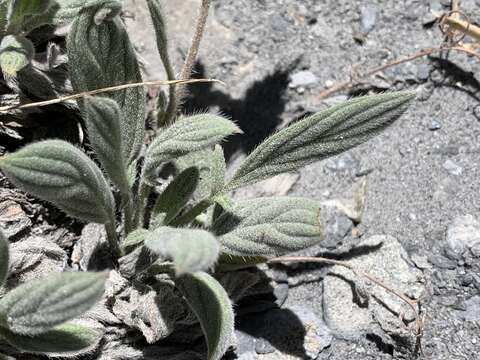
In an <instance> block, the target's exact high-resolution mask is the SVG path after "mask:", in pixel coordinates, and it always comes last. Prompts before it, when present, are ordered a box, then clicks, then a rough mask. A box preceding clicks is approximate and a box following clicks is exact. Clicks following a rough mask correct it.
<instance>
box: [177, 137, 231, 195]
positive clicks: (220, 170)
mask: <svg viewBox="0 0 480 360" xmlns="http://www.w3.org/2000/svg"><path fill="white" fill-rule="evenodd" d="M174 165H175V167H176V168H177V170H179V171H183V170H184V169H187V168H189V167H191V166H195V167H197V168H198V169H199V170H200V179H199V182H198V186H197V189H196V190H195V193H194V194H193V196H192V198H193V200H194V201H199V200H203V199H205V198H209V197H214V196H215V195H217V194H218V193H220V192H221V191H222V190H223V185H224V184H225V172H226V163H225V157H224V155H223V149H222V147H221V146H220V145H215V148H214V149H204V150H200V151H196V152H193V153H190V154H188V155H185V156H182V157H180V158H178V159H176V160H175V161H174Z"/></svg>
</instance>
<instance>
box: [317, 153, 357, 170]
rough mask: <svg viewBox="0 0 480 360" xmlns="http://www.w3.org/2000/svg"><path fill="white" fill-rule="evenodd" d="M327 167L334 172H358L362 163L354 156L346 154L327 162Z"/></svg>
mask: <svg viewBox="0 0 480 360" xmlns="http://www.w3.org/2000/svg"><path fill="white" fill-rule="evenodd" d="M325 167H326V168H327V169H328V170H330V171H332V172H343V171H357V170H358V168H359V167H360V161H359V160H358V159H356V158H355V157H354V156H353V155H352V154H350V153H345V154H342V155H340V156H337V157H335V158H333V159H330V160H328V161H326V162H325Z"/></svg>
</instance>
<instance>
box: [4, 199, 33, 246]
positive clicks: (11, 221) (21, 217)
mask: <svg viewBox="0 0 480 360" xmlns="http://www.w3.org/2000/svg"><path fill="white" fill-rule="evenodd" d="M0 226H1V228H2V229H4V231H5V235H6V236H7V238H10V237H14V236H17V235H20V234H22V233H24V232H25V231H26V230H27V229H29V228H30V227H31V226H32V221H31V220H30V218H29V217H28V216H27V214H26V213H25V211H23V209H22V207H21V206H20V205H19V204H17V203H16V202H15V201H12V200H4V201H0Z"/></svg>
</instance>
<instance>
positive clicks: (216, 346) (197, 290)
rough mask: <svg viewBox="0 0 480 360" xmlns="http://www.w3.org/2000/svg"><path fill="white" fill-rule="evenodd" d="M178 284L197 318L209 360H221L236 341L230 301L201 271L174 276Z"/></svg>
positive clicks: (223, 291)
mask: <svg viewBox="0 0 480 360" xmlns="http://www.w3.org/2000/svg"><path fill="white" fill-rule="evenodd" d="M177 287H178V288H179V289H180V291H181V292H182V294H183V296H184V297H185V299H186V301H187V303H188V305H189V306H190V307H191V308H192V310H193V312H194V313H195V315H196V316H197V318H198V320H199V321H200V325H201V327H202V330H203V334H204V335H205V338H206V341H207V346H208V360H220V359H221V358H222V356H223V355H224V354H225V352H226V351H227V350H228V348H229V347H230V346H232V345H233V344H234V342H235V334H234V315H233V310H232V303H231V301H230V299H229V298H228V295H227V293H226V291H225V290H224V289H223V287H222V286H221V285H220V284H219V283H218V281H217V280H215V279H214V278H213V277H211V276H210V275H208V274H207V273H204V272H199V273H195V274H186V275H184V276H182V277H181V278H178V279H177Z"/></svg>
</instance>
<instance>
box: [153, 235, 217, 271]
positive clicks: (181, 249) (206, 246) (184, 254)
mask: <svg viewBox="0 0 480 360" xmlns="http://www.w3.org/2000/svg"><path fill="white" fill-rule="evenodd" d="M145 246H146V247H147V248H148V249H150V250H151V251H152V252H154V253H155V254H158V255H160V256H165V257H168V258H171V259H172V260H173V263H174V265H175V272H176V274H177V275H182V274H185V273H192V272H196V271H204V270H209V269H211V268H213V265H214V264H215V262H216V261H217V258H218V253H219V244H218V241H217V240H216V239H215V236H213V235H212V234H211V233H209V232H208V231H206V230H198V229H179V228H172V227H167V226H162V227H159V228H157V229H155V230H154V231H152V232H150V233H149V234H148V235H147V236H146V238H145Z"/></svg>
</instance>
